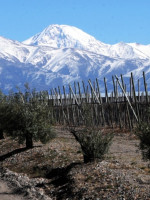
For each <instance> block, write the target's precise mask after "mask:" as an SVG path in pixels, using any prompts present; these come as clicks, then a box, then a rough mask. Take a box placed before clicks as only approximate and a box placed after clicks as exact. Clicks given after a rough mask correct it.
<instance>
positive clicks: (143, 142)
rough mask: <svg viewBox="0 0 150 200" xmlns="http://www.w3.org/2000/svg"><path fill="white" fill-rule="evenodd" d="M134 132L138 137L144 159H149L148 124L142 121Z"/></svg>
mask: <svg viewBox="0 0 150 200" xmlns="http://www.w3.org/2000/svg"><path fill="white" fill-rule="evenodd" d="M135 134H136V135H137V136H138V138H139V139H140V144H139V148H140V150H141V152H142V156H143V159H144V160H150V124H149V123H146V122H142V123H140V124H139V126H138V127H137V129H136V132H135Z"/></svg>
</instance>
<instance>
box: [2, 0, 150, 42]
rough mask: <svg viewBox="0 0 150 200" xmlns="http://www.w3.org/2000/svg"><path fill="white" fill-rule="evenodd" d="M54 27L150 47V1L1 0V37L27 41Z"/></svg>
mask: <svg viewBox="0 0 150 200" xmlns="http://www.w3.org/2000/svg"><path fill="white" fill-rule="evenodd" d="M50 24H66V25H72V26H76V27H78V28H80V29H82V30H83V31H85V32H87V33H89V34H91V35H93V36H94V37H95V38H96V39H98V40H100V41H102V42H105V43H109V44H115V43H118V42H121V41H122V42H137V43H141V44H150V0H0V35H1V36H3V37H6V38H9V39H14V40H18V41H23V40H26V39H28V38H29V37H31V36H33V35H35V34H36V33H38V32H41V31H42V30H43V29H44V28H46V27H47V26H49V25H50Z"/></svg>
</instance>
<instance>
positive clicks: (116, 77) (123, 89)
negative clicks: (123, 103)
mask: <svg viewBox="0 0 150 200" xmlns="http://www.w3.org/2000/svg"><path fill="white" fill-rule="evenodd" d="M115 77H116V79H117V81H118V84H119V86H120V88H121V90H122V91H123V93H124V95H125V97H126V99H127V102H128V104H129V106H130V108H131V110H132V112H133V114H134V116H135V119H136V121H137V122H138V121H139V119H138V117H137V115H136V113H135V111H134V109H133V107H132V105H131V103H130V101H129V99H128V96H127V95H126V93H125V91H124V89H123V87H122V85H121V84H120V81H119V79H118V77H117V76H116V75H115Z"/></svg>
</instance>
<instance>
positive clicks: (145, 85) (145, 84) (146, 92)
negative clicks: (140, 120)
mask: <svg viewBox="0 0 150 200" xmlns="http://www.w3.org/2000/svg"><path fill="white" fill-rule="evenodd" d="M143 79H144V88H145V94H146V103H147V104H148V91H147V83H146V78H145V72H144V71H143Z"/></svg>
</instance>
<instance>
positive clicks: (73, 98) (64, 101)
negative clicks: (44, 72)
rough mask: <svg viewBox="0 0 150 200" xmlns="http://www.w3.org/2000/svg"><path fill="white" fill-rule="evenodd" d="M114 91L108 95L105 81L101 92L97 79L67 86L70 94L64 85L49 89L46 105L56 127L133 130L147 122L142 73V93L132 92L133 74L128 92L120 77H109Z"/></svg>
mask: <svg viewBox="0 0 150 200" xmlns="http://www.w3.org/2000/svg"><path fill="white" fill-rule="evenodd" d="M112 83H113V91H112V92H111V93H108V88H107V83H106V79H105V78H104V86H105V93H104V95H102V93H101V92H100V85H99V81H98V79H96V80H95V82H94V83H93V84H92V83H91V80H89V81H88V85H87V86H85V83H84V82H83V81H82V88H81V84H80V83H79V82H78V83H74V87H72V86H71V85H69V92H68V93H67V92H66V88H65V87H64V86H63V92H61V90H60V87H58V88H55V89H51V94H50V95H49V104H50V106H51V108H52V118H53V119H54V120H55V122H56V123H58V124H66V125H70V126H84V125H89V126H93V125H94V126H109V127H112V128H115V127H120V128H128V129H132V128H133V127H134V126H136V125H137V124H138V123H140V121H147V120H149V117H148V115H147V111H148V108H149V107H150V95H149V93H148V89H147V83H146V78H145V73H144V72H143V83H144V91H140V84H139V83H140V82H139V80H138V90H137V91H136V90H135V83H134V79H133V74H132V73H131V77H130V90H129V91H128V92H127V87H126V85H125V83H124V79H123V76H122V75H121V78H120V80H119V78H118V77H117V76H115V77H114V76H113V77H112ZM119 91H120V92H119Z"/></svg>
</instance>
